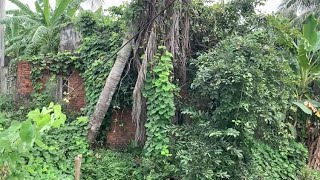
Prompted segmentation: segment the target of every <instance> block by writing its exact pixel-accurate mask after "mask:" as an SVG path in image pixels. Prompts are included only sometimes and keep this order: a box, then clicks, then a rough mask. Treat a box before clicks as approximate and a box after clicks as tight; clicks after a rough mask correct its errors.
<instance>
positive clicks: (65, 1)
mask: <svg viewBox="0 0 320 180" xmlns="http://www.w3.org/2000/svg"><path fill="white" fill-rule="evenodd" d="M71 1H72V0H63V1H61V2H60V4H59V5H58V6H57V8H56V9H55V11H54V13H53V16H52V18H51V23H54V22H56V21H57V19H58V18H59V17H60V16H61V15H62V14H63V13H65V10H66V9H67V7H68V6H69V5H70V2H71Z"/></svg>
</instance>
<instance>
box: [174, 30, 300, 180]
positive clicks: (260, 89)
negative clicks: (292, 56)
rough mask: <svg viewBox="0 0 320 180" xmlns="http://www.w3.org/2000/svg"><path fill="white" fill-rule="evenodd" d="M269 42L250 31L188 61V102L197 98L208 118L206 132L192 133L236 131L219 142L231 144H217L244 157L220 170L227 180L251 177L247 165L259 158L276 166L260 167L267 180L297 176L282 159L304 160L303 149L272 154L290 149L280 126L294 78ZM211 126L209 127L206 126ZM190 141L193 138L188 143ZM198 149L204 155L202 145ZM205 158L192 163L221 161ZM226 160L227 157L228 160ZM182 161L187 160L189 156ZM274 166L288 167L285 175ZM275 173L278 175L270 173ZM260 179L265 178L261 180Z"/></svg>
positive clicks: (260, 33)
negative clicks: (193, 69) (191, 69)
mask: <svg viewBox="0 0 320 180" xmlns="http://www.w3.org/2000/svg"><path fill="white" fill-rule="evenodd" d="M275 38H276V37H275V36H274V35H273V34H272V33H268V32H267V31H265V30H256V31H255V32H252V33H250V34H247V35H245V36H242V37H240V36H232V37H229V38H227V39H226V40H224V41H222V42H221V43H219V44H218V46H217V47H216V48H214V49H212V50H210V51H209V52H208V53H204V54H202V55H200V56H199V57H198V59H197V60H196V61H195V62H194V65H195V66H196V67H197V69H198V71H197V75H196V77H195V79H194V81H193V83H192V88H193V89H194V93H195V94H196V96H194V97H197V98H196V99H195V100H196V102H199V103H198V104H196V105H197V107H198V108H199V109H202V110H203V111H204V112H207V113H208V114H210V115H211V116H212V118H210V119H208V120H209V122H210V123H209V124H211V125H210V128H211V129H210V128H208V129H205V128H203V127H194V128H195V129H198V132H201V131H203V132H202V133H201V134H204V135H208V134H209V135H210V133H211V132H214V131H220V132H219V133H222V134H224V133H226V130H228V129H234V130H236V131H237V132H238V135H237V136H234V137H232V138H226V137H224V136H221V137H220V138H221V139H222V140H223V141H224V142H225V143H229V144H230V143H231V145H229V144H226V146H223V145H225V144H223V143H222V144H221V145H219V144H218V145H219V146H218V147H219V148H220V149H221V148H222V149H223V147H228V148H235V149H237V150H238V151H240V152H242V154H243V156H244V157H243V161H233V163H235V165H225V168H223V169H222V172H228V175H230V177H231V179H239V176H242V177H245V178H247V177H250V176H249V175H250V174H252V173H254V172H252V169H254V167H252V166H255V165H253V164H255V163H257V160H259V159H260V158H261V159H262V160H263V161H262V162H263V163H265V164H269V165H272V166H275V165H279V166H276V167H274V168H275V169H268V168H267V167H268V166H264V165H263V164H260V170H259V172H260V171H261V172H262V171H266V172H264V173H266V174H267V175H270V176H271V177H270V178H271V179H272V177H273V175H279V176H280V177H281V178H282V177H283V176H284V175H286V174H287V173H289V172H292V174H291V176H294V177H297V174H298V173H297V172H299V171H300V169H301V168H302V166H297V162H295V161H291V160H289V159H286V158H289V157H290V156H291V155H292V154H294V155H297V157H296V158H297V161H298V162H303V159H304V158H305V156H304V151H303V148H299V149H298V150H300V151H299V152H286V153H285V154H283V152H282V151H276V149H285V150H287V149H288V148H291V147H292V145H291V144H290V143H289V142H290V141H291V138H292V136H291V135H290V133H289V132H288V129H287V125H286V123H285V118H286V114H285V112H286V111H287V109H288V107H289V106H288V104H290V101H291V100H292V99H293V95H294V93H293V92H294V89H295V86H294V85H295V83H294V82H295V80H296V76H295V74H294V72H293V71H292V69H291V68H290V66H289V63H288V61H287V60H285V59H284V58H283V57H284V54H286V53H287V52H286V51H285V50H284V49H281V48H278V47H277V46H275V44H274V41H273V40H274V39H275ZM199 99H200V100H199ZM194 104H195V103H194ZM213 122H214V126H212V123H213ZM191 132H196V130H192V131H191ZM193 136H195V135H192V137H193ZM200 137H205V136H203V135H202V136H200ZM191 140H194V139H192V138H191ZM257 140H258V141H261V142H263V145H261V146H258V147H259V148H257V146H256V144H255V142H256V141H257ZM192 142H193V141H191V142H189V139H185V140H184V142H183V143H185V144H188V146H189V147H190V145H192V144H191V143H192ZM195 142H201V143H204V142H206V139H205V138H202V139H200V138H199V139H196V140H195ZM214 142H215V143H218V142H217V141H214ZM201 147H202V146H201ZM180 148H181V147H180ZM219 148H218V149H219ZM182 149H183V148H182ZM201 149H203V150H204V151H203V153H206V151H205V146H203V147H202V148H201ZM252 149H254V152H255V154H254V157H252V155H251V153H252ZM197 151H201V150H194V152H197ZM189 153H192V151H190V152H189ZM207 153H208V156H207V157H205V156H203V157H201V156H199V158H198V159H199V160H198V161H200V160H202V161H203V162H207V161H209V162H210V161H212V159H215V158H216V159H221V160H223V159H224V157H225V156H226V153H225V151H223V153H221V154H214V151H211V152H210V151H208V152H207ZM265 153H275V154H276V155H271V156H270V157H269V159H266V158H264V157H263V155H264V154H265ZM199 154H201V153H199ZM227 155H228V156H227V157H229V158H230V157H232V156H230V155H229V154H227ZM211 157H214V158H211ZM186 158H187V159H188V158H189V156H186ZM231 160H234V159H231ZM241 163H244V165H243V164H241ZM277 163H284V164H286V165H287V166H288V167H290V168H288V169H286V170H285V169H284V168H280V164H277ZM258 165H259V163H258ZM222 167H223V166H220V168H222ZM233 167H244V168H245V169H242V170H241V172H240V173H238V172H235V173H233V174H232V170H233ZM190 168H191V167H190ZM204 170H205V168H204ZM278 170H280V171H281V172H279V173H278V174H276V173H275V172H276V171H278ZM201 171H202V170H201ZM229 171H231V172H230V173H229ZM186 172H187V171H186ZM189 172H190V170H189ZM288 177H289V178H290V176H288ZM265 178H269V177H268V176H265Z"/></svg>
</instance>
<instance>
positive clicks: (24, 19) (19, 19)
mask: <svg viewBox="0 0 320 180" xmlns="http://www.w3.org/2000/svg"><path fill="white" fill-rule="evenodd" d="M15 23H17V24H24V23H28V24H38V22H37V21H35V20H33V19H31V18H30V17H28V16H11V17H5V18H4V19H1V20H0V24H7V25H9V24H15Z"/></svg>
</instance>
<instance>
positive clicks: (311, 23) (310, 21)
mask: <svg viewBox="0 0 320 180" xmlns="http://www.w3.org/2000/svg"><path fill="white" fill-rule="evenodd" d="M317 25H318V21H317V19H316V18H315V17H314V15H313V14H312V15H310V16H308V17H307V19H306V20H305V21H304V22H303V28H302V32H303V37H304V38H305V39H306V40H307V41H308V42H309V44H310V46H311V49H313V48H314V46H315V45H316V43H317V39H318V34H317V31H316V28H317ZM311 49H310V50H311Z"/></svg>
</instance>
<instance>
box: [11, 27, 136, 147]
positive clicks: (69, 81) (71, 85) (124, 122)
mask: <svg viewBox="0 0 320 180" xmlns="http://www.w3.org/2000/svg"><path fill="white" fill-rule="evenodd" d="M79 41H80V37H79V35H77V33H75V32H74V31H73V29H72V26H67V27H66V28H65V29H64V30H63V31H62V33H61V37H60V51H66V50H68V51H72V50H74V49H75V48H76V46H77V44H78V43H79ZM31 71H32V67H31V64H30V63H29V62H28V61H26V60H25V61H19V63H18V64H17V69H16V83H15V84H16V85H15V91H16V94H17V95H18V96H19V97H27V96H30V95H31V94H32V93H33V91H34V87H33V84H32V79H31ZM50 78H51V75H50V74H48V73H45V72H44V74H43V75H42V78H41V79H40V81H41V83H43V88H46V86H47V84H48V82H49V79H50ZM50 81H51V85H50V86H51V88H52V86H53V88H52V89H53V91H54V92H53V94H54V96H55V99H56V101H58V100H60V99H62V98H63V94H64V92H66V93H68V92H72V94H70V96H69V98H68V100H69V102H68V104H67V108H68V109H69V110H73V111H77V112H80V111H81V109H82V108H84V107H85V105H86V103H85V102H86V94H85V88H84V85H83V83H84V82H83V79H82V78H81V76H80V73H79V72H78V71H76V70H73V71H72V72H71V74H70V75H65V76H63V75H62V76H56V77H55V78H54V80H53V83H52V79H50ZM110 124H111V125H110V127H109V128H108V132H107V137H106V144H107V145H109V146H110V147H112V148H121V147H124V146H126V145H127V144H129V143H130V142H131V141H132V140H133V139H134V135H135V129H136V128H135V125H134V123H133V122H132V119H131V110H129V109H124V110H115V109H113V110H112V115H111V123H110Z"/></svg>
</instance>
